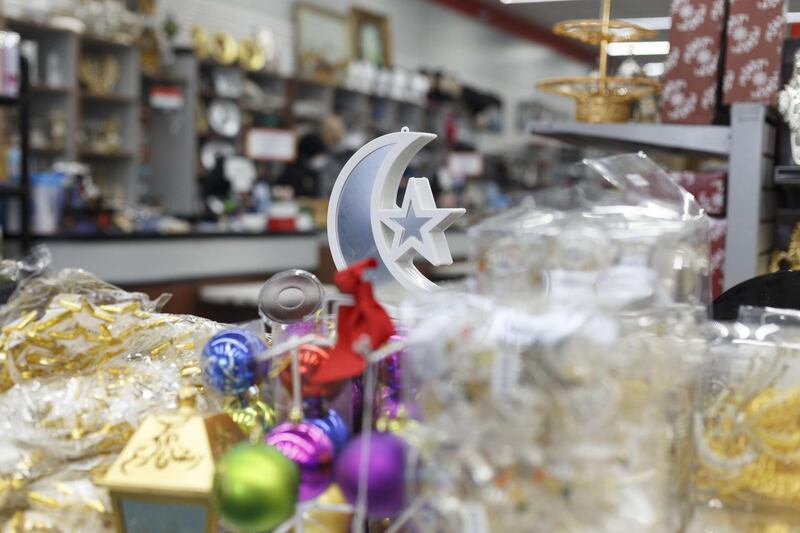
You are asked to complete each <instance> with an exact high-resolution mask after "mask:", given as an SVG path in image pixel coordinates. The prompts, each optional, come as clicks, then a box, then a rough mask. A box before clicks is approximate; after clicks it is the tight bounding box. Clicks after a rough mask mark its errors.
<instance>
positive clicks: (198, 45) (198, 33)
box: [192, 26, 209, 61]
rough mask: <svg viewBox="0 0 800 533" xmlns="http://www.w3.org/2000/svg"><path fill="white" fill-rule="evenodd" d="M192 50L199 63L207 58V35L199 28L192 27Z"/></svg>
mask: <svg viewBox="0 0 800 533" xmlns="http://www.w3.org/2000/svg"><path fill="white" fill-rule="evenodd" d="M192 50H194V55H195V57H196V58H197V59H199V60H200V61H205V60H206V59H208V56H209V44H208V35H207V34H206V30H204V29H203V28H201V27H200V26H192Z"/></svg>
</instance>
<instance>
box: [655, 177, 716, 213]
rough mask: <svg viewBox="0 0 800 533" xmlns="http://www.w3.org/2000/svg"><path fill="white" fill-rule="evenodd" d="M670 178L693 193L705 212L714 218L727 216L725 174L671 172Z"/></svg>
mask: <svg viewBox="0 0 800 533" xmlns="http://www.w3.org/2000/svg"><path fill="white" fill-rule="evenodd" d="M669 175H670V177H671V178H672V179H673V180H674V181H675V182H676V183H677V184H678V185H680V186H681V187H683V188H684V189H686V190H687V191H689V192H690V193H692V195H693V196H694V197H695V199H696V200H697V203H698V204H700V207H702V208H703V209H704V210H705V212H706V213H707V214H708V215H710V216H713V217H724V216H725V182H726V181H727V175H726V174H725V173H724V172H691V171H681V172H670V173H669Z"/></svg>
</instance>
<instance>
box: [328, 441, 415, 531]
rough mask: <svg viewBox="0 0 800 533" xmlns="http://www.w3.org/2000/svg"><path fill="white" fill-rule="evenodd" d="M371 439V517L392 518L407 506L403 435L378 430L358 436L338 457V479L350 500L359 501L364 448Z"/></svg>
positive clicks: (369, 489)
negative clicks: (359, 477) (359, 483)
mask: <svg viewBox="0 0 800 533" xmlns="http://www.w3.org/2000/svg"><path fill="white" fill-rule="evenodd" d="M367 438H368V439H370V442H369V459H368V463H367V464H368V465H369V470H368V474H367V485H366V488H365V490H366V491H367V517H368V518H392V517H395V516H397V515H398V514H400V512H401V511H402V510H403V508H404V507H405V486H406V484H405V470H406V443H405V442H404V441H403V440H402V439H401V438H399V437H397V436H395V435H392V434H391V433H376V432H372V433H370V434H369V435H361V436H359V437H356V438H354V439H353V440H351V441H350V443H349V444H348V445H347V446H346V447H345V449H344V450H343V451H342V453H341V455H340V456H339V458H338V459H337V460H336V469H335V473H334V478H335V479H336V483H337V484H338V485H339V488H341V489H342V493H343V494H344V497H345V498H347V501H348V502H350V503H351V504H355V503H356V499H357V498H358V472H359V464H360V462H361V450H362V447H363V446H364V444H365V442H366V439H367Z"/></svg>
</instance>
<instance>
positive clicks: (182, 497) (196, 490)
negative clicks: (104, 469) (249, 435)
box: [100, 389, 244, 533]
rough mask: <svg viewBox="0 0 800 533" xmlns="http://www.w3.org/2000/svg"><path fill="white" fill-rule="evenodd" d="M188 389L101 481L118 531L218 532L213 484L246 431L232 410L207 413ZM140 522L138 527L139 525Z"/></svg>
mask: <svg viewBox="0 0 800 533" xmlns="http://www.w3.org/2000/svg"><path fill="white" fill-rule="evenodd" d="M195 394H196V392H195V390H194V389H183V390H181V393H180V397H179V408H178V412H177V413H175V414H164V415H154V416H151V417H149V418H147V419H145V421H144V422H143V423H142V425H141V426H140V427H139V429H138V430H136V432H135V433H134V434H133V436H132V437H131V438H130V440H129V441H128V443H127V444H126V445H125V448H124V449H123V450H122V453H120V455H119V457H117V460H116V461H115V462H114V464H113V465H112V466H111V468H110V469H109V470H108V473H107V474H106V475H105V477H104V478H103V479H102V480H101V481H100V484H101V485H103V486H105V487H107V488H108V489H109V490H110V492H111V501H112V504H113V507H114V520H115V525H116V528H117V531H119V532H122V533H124V532H126V531H134V530H135V531H145V530H148V529H149V528H148V526H147V525H148V524H150V525H151V526H150V527H151V528H152V529H155V528H156V526H158V527H159V528H164V527H165V524H164V523H163V521H164V520H165V519H166V518H167V517H169V516H172V517H174V518H173V523H172V524H170V526H171V529H170V531H175V532H176V533H182V532H186V533H189V532H195V531H206V532H207V533H211V532H212V531H213V532H216V531H217V527H218V526H217V514H216V510H215V509H214V506H213V505H212V503H211V488H212V485H213V481H214V468H215V464H216V462H217V460H218V459H219V458H220V457H222V455H223V454H224V453H225V452H226V451H227V450H228V449H229V448H230V447H231V446H233V445H234V444H235V443H237V442H239V441H241V440H243V439H244V434H243V433H242V431H241V430H240V429H239V427H238V426H237V425H236V424H235V423H234V422H233V420H231V418H230V417H229V416H228V415H227V414H224V413H223V414H218V415H214V416H210V417H205V418H204V417H203V416H201V415H200V414H199V413H198V412H197V409H196V405H195ZM134 524H135V528H134Z"/></svg>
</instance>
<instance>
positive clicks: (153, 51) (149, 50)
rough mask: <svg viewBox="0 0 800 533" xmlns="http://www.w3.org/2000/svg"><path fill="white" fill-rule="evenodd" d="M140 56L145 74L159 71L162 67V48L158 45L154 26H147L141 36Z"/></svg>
mask: <svg viewBox="0 0 800 533" xmlns="http://www.w3.org/2000/svg"><path fill="white" fill-rule="evenodd" d="M139 57H140V61H141V65H142V71H143V72H144V73H145V74H150V75H154V74H157V73H158V70H159V69H160V68H161V50H160V49H159V47H158V36H157V35H156V32H155V31H154V30H153V28H145V29H144V31H142V34H141V35H140V36H139Z"/></svg>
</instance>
